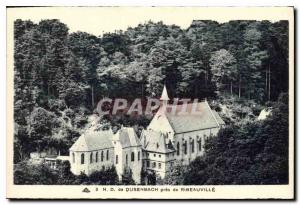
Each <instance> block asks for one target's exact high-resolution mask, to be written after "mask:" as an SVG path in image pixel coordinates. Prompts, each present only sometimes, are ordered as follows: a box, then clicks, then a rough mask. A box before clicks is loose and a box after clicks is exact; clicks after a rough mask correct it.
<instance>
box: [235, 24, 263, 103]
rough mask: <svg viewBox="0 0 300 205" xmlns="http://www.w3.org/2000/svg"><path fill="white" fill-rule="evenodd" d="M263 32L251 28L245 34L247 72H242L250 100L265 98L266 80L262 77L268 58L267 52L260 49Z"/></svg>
mask: <svg viewBox="0 0 300 205" xmlns="http://www.w3.org/2000/svg"><path fill="white" fill-rule="evenodd" d="M260 40H261V32H259V31H258V30H257V29H256V28H252V27H249V28H248V29H247V30H246V31H245V33H244V53H245V67H244V69H245V70H241V75H242V77H243V81H244V82H246V86H247V91H246V93H247V95H248V98H251V97H252V98H255V99H258V100H260V101H261V100H262V99H263V97H264V83H263V82H264V80H263V77H262V70H263V69H262V65H263V61H264V60H265V59H266V58H267V53H266V51H265V50H261V48H260Z"/></svg>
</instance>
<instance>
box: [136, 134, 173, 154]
mask: <svg viewBox="0 0 300 205" xmlns="http://www.w3.org/2000/svg"><path fill="white" fill-rule="evenodd" d="M141 144H142V146H143V149H145V150H147V151H150V152H159V153H169V152H174V151H175V149H174V147H173V146H172V143H169V142H168V140H167V137H166V135H164V134H163V133H161V132H158V131H154V130H143V132H142V135H141Z"/></svg>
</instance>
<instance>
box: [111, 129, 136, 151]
mask: <svg viewBox="0 0 300 205" xmlns="http://www.w3.org/2000/svg"><path fill="white" fill-rule="evenodd" d="M113 140H115V141H120V144H121V146H122V148H126V147H137V146H141V142H140V139H139V138H138V137H137V135H136V133H135V131H134V129H133V128H131V127H122V128H121V129H120V130H119V131H118V132H117V133H116V134H115V135H114V136H113Z"/></svg>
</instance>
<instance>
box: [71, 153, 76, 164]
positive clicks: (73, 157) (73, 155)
mask: <svg viewBox="0 0 300 205" xmlns="http://www.w3.org/2000/svg"><path fill="white" fill-rule="evenodd" d="M72 161H73V163H75V154H74V152H73V153H72Z"/></svg>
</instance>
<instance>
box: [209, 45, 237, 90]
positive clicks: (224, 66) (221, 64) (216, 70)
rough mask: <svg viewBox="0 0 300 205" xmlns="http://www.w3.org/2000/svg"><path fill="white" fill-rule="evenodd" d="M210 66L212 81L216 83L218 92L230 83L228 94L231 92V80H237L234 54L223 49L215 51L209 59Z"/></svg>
mask: <svg viewBox="0 0 300 205" xmlns="http://www.w3.org/2000/svg"><path fill="white" fill-rule="evenodd" d="M210 66H211V72H212V75H213V77H212V81H214V82H215V83H216V87H217V90H218V92H220V91H222V90H224V87H225V86H226V85H228V84H230V94H231V95H232V93H233V85H232V84H233V82H236V80H237V74H238V71H237V65H236V59H235V58H234V56H233V55H232V54H231V53H230V52H228V51H227V50H225V49H221V50H219V51H216V52H215V53H214V54H213V55H212V57H211V59H210Z"/></svg>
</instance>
